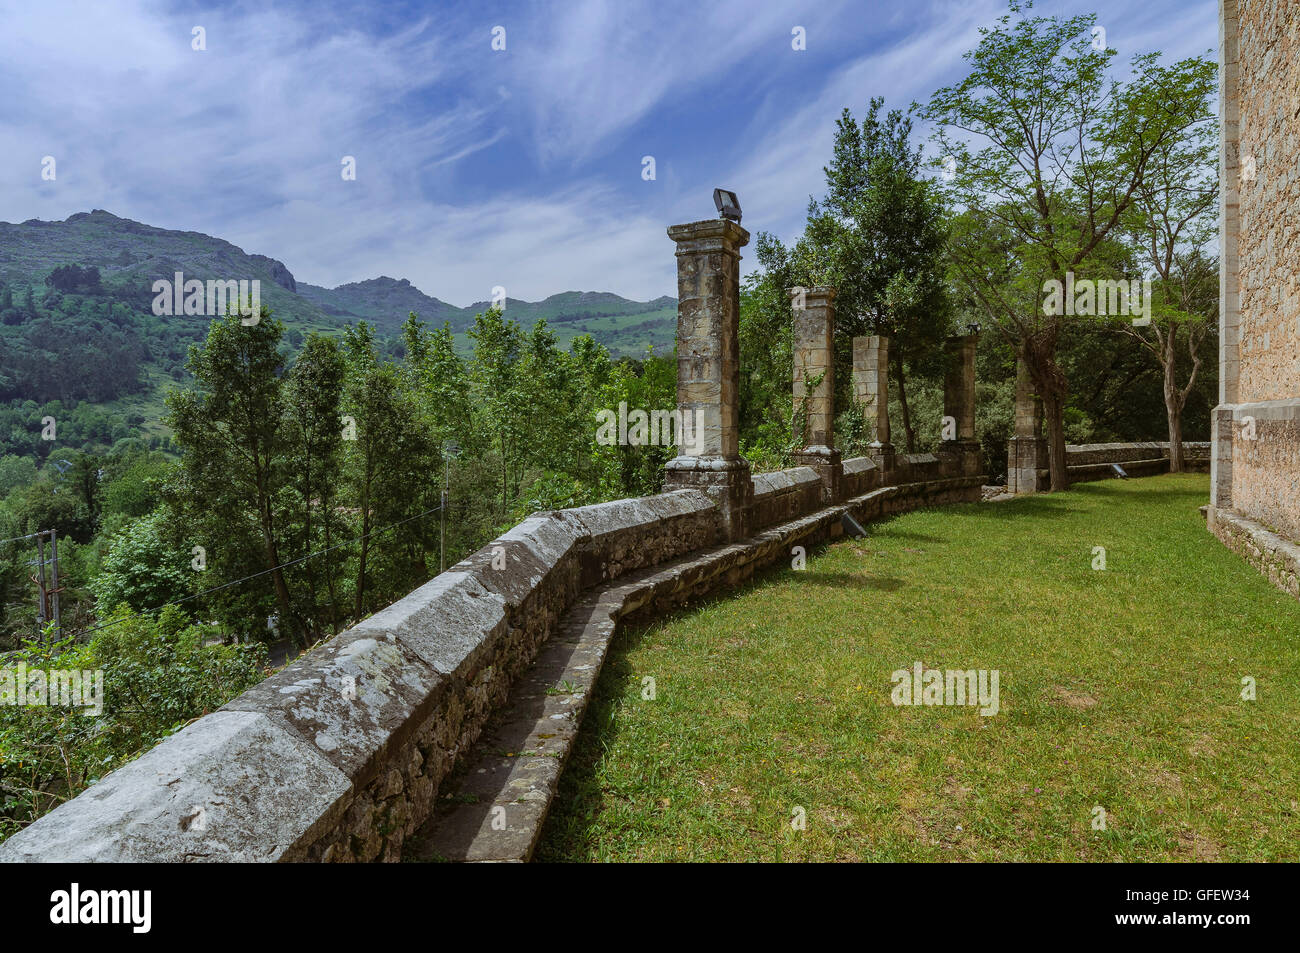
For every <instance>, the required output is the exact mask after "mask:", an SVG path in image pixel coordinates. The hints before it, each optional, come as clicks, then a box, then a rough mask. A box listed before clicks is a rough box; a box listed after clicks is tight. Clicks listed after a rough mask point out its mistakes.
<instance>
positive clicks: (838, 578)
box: [795, 572, 907, 592]
mask: <svg viewBox="0 0 1300 953" xmlns="http://www.w3.org/2000/svg"><path fill="white" fill-rule="evenodd" d="M795 578H796V579H798V581H799V582H800V583H801V584H803V585H812V586H830V587H832V588H836V589H874V590H875V591H876V592H897V591H898V590H899V589H902V588H903V587H904V586H906V585H907V583H905V582H904V581H903V580H901V579H896V578H894V577H893V576H868V575H865V574H863V573H852V572H818V573H798V574H797V575H796V577H795Z"/></svg>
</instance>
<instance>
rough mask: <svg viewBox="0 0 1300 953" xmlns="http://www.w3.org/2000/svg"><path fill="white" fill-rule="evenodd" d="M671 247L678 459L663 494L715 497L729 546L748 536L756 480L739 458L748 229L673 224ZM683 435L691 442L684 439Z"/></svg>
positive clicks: (717, 222)
mask: <svg viewBox="0 0 1300 953" xmlns="http://www.w3.org/2000/svg"><path fill="white" fill-rule="evenodd" d="M668 237H669V238H671V239H672V240H673V241H675V242H676V243H677V410H678V413H679V414H680V415H681V418H682V426H681V427H679V428H678V444H677V456H676V457H674V458H673V459H672V460H669V461H668V463H667V465H665V467H664V489H665V490H680V489H685V488H690V489H699V490H704V491H705V492H707V493H708V494H709V496H711V497H712V498H713V499H715V500H717V502H718V506H719V509H720V510H721V513H722V522H723V537H724V538H725V539H726V540H727V541H732V540H737V539H743V538H744V537H745V536H747V535H748V534H749V519H750V509H751V507H752V505H753V500H754V483H753V481H752V480H751V479H750V475H749V463H748V462H747V461H746V460H745V459H744V458H743V457H741V456H740V420H739V411H740V249H741V248H742V247H744V245H745V244H746V243H748V242H749V232H747V231H745V230H744V229H743V228H741V227H740V226H739V225H737V224H736V223H735V222H730V221H727V220H726V219H720V218H715V219H708V220H706V221H703V222H689V223H686V224H684V225H673V226H671V227H670V228H669V229H668ZM684 433H685V434H686V435H687V436H689V437H691V438H692V439H689V440H683V439H682V435H683V434H684Z"/></svg>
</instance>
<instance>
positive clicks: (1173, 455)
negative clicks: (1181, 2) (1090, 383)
mask: <svg viewBox="0 0 1300 953" xmlns="http://www.w3.org/2000/svg"><path fill="white" fill-rule="evenodd" d="M1213 68H1214V66H1213V64H1212V63H1210V62H1209V61H1208V60H1207V61H1205V71H1206V73H1207V74H1208V75H1211V76H1212V75H1213V74H1212V70H1213ZM1200 88H1201V89H1202V90H1203V92H1204V93H1205V98H1204V99H1203V100H1202V102H1201V116H1200V121H1199V122H1197V123H1196V124H1194V125H1191V126H1188V127H1187V128H1186V129H1185V130H1184V131H1183V135H1181V136H1179V137H1177V138H1171V139H1169V140H1167V141H1165V142H1163V143H1161V144H1160V146H1159V147H1158V148H1157V149H1156V150H1155V151H1154V153H1153V154H1152V156H1151V161H1150V163H1149V168H1148V170H1147V174H1146V176H1145V177H1144V178H1143V181H1142V183H1141V184H1140V185H1139V186H1138V189H1137V194H1136V199H1135V201H1134V202H1133V205H1132V206H1131V208H1130V214H1129V216H1128V217H1127V219H1126V224H1127V227H1128V229H1129V231H1130V233H1131V235H1132V238H1133V241H1134V244H1135V245H1136V246H1137V248H1140V249H1141V255H1142V257H1143V258H1144V259H1145V261H1146V263H1147V265H1148V266H1149V267H1150V268H1151V269H1153V270H1154V272H1155V276H1156V281H1155V288H1154V290H1155V292H1156V294H1155V296H1154V297H1155V299H1156V300H1155V303H1154V304H1153V306H1152V315H1151V323H1150V324H1149V325H1147V326H1141V325H1134V324H1132V323H1121V324H1120V326H1119V328H1120V330H1121V331H1123V332H1124V333H1126V334H1128V335H1130V336H1132V337H1133V338H1136V339H1137V340H1138V341H1139V342H1140V343H1141V344H1142V346H1143V348H1144V349H1145V350H1146V351H1147V352H1148V353H1149V354H1150V355H1151V356H1152V357H1154V358H1155V360H1156V362H1157V363H1158V364H1159V366H1160V369H1161V376H1162V379H1163V380H1162V383H1163V388H1162V390H1163V396H1164V405H1165V413H1166V419H1167V423H1168V429H1169V469H1170V470H1171V471H1172V472H1174V473H1179V472H1181V471H1182V470H1183V413H1184V411H1185V409H1186V407H1187V399H1188V397H1189V396H1191V394H1192V392H1193V390H1194V389H1195V387H1196V383H1197V375H1198V374H1199V372H1200V370H1201V364H1202V356H1201V350H1202V345H1204V344H1205V342H1206V341H1207V340H1212V339H1213V337H1214V335H1215V332H1216V331H1217V330H1218V315H1219V307H1218V306H1219V288H1218V284H1219V281H1218V279H1219V260H1218V255H1217V253H1216V252H1215V251H1214V247H1213V246H1214V244H1215V242H1216V240H1217V239H1218V211H1219V165H1218V144H1219V143H1218V140H1219V126H1218V121H1217V119H1216V117H1215V115H1214V111H1213V105H1214V104H1213V100H1212V94H1213V90H1214V87H1213V85H1209V84H1205V83H1202V84H1201V86H1200ZM1184 348H1185V349H1186V352H1187V359H1188V363H1189V364H1190V365H1191V366H1190V369H1189V370H1188V373H1187V377H1186V380H1185V381H1180V380H1179V377H1180V374H1179V364H1180V352H1181V351H1183V350H1184Z"/></svg>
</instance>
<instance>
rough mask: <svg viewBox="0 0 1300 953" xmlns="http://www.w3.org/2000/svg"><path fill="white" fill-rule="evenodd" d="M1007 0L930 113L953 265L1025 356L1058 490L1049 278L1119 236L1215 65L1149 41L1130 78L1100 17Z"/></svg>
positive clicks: (1195, 112) (1059, 449) (1060, 386)
mask: <svg viewBox="0 0 1300 953" xmlns="http://www.w3.org/2000/svg"><path fill="white" fill-rule="evenodd" d="M1009 6H1010V11H1011V12H1010V13H1009V14H1007V15H1005V16H1003V17H1001V18H1000V19H999V20H998V23H997V25H996V26H995V27H992V28H987V29H982V30H981V31H980V42H979V44H978V45H977V46H976V48H975V49H974V50H972V51H970V52H968V53H967V54H966V60H967V62H968V63H969V64H970V72H969V74H968V75H967V76H966V77H965V78H964V79H963V80H961V81H960V82H958V83H957V84H955V85H952V86H946V87H944V88H942V89H940V90H938V91H937V92H936V93H935V94H934V95H933V96H932V97H931V99H930V102H929V104H928V105H927V106H926V107H925V108H924V109H922V111H921V114H922V116H923V117H924V118H926V119H927V120H929V121H931V122H933V123H935V124H936V126H937V127H938V131H937V133H936V140H935V141H936V144H937V146H938V148H939V151H940V154H941V155H943V156H944V157H945V161H946V164H947V170H946V173H945V174H946V176H947V177H950V179H951V181H950V182H949V183H948V191H949V195H950V199H951V201H952V204H953V205H954V206H956V207H958V208H959V209H961V210H962V211H961V212H960V214H959V215H958V216H957V217H956V219H955V220H954V227H953V232H952V236H953V238H952V241H951V242H950V253H951V257H952V263H953V266H954V272H955V274H956V275H957V276H958V278H959V280H960V281H961V282H962V284H963V285H964V286H965V287H966V289H967V291H968V292H969V293H970V294H971V296H972V298H973V299H974V301H975V302H976V303H978V305H979V306H980V308H981V309H982V311H983V312H984V313H985V314H986V315H987V316H988V318H989V319H990V320H991V321H992V323H993V325H994V327H995V328H996V329H997V330H998V331H999V332H1000V333H1002V334H1003V335H1004V336H1005V337H1006V338H1007V339H1008V341H1009V342H1010V343H1012V344H1013V345H1014V346H1015V347H1016V348H1017V350H1018V351H1019V353H1020V354H1021V355H1022V356H1023V358H1024V360H1025V361H1026V364H1027V366H1028V370H1029V373H1030V376H1031V378H1032V380H1033V383H1034V386H1035V388H1036V390H1037V391H1038V393H1039V396H1040V397H1041V398H1042V400H1043V407H1044V412H1045V415H1046V418H1047V428H1048V439H1049V444H1050V458H1049V459H1050V468H1051V485H1052V489H1053V490H1061V489H1064V488H1065V487H1066V486H1067V485H1068V477H1067V471H1066V464H1065V428H1064V409H1065V400H1066V396H1067V394H1068V390H1069V386H1068V381H1067V380H1066V378H1065V375H1064V373H1063V372H1062V370H1061V368H1060V366H1059V364H1058V363H1057V360H1056V348H1057V342H1058V339H1059V337H1060V335H1061V331H1062V326H1063V323H1064V316H1062V315H1060V314H1045V313H1044V308H1043V307H1042V304H1043V300H1042V297H1041V293H1042V289H1043V288H1044V287H1045V284H1046V282H1048V281H1056V282H1060V285H1062V286H1063V285H1065V283H1066V280H1067V273H1068V274H1071V275H1072V274H1073V273H1075V272H1080V273H1085V272H1087V271H1088V270H1089V269H1090V268H1092V267H1093V266H1094V265H1095V264H1096V258H1097V257H1098V255H1100V254H1101V253H1102V248H1103V246H1104V244H1105V243H1106V242H1108V241H1112V242H1113V241H1115V240H1117V239H1118V238H1119V237H1120V233H1121V232H1122V229H1123V222H1124V220H1125V216H1126V215H1127V214H1128V213H1129V211H1130V210H1131V208H1132V206H1133V204H1134V202H1135V201H1136V199H1137V196H1138V193H1139V190H1140V188H1141V186H1142V183H1143V180H1144V177H1145V176H1146V174H1147V172H1148V170H1149V168H1150V166H1151V164H1152V162H1153V157H1154V156H1156V155H1157V154H1158V153H1159V151H1160V150H1161V149H1162V148H1165V147H1167V146H1168V145H1169V144H1170V143H1172V142H1176V141H1178V140H1179V139H1180V138H1181V137H1183V136H1184V135H1185V134H1186V131H1187V129H1188V128H1189V127H1190V126H1192V125H1194V124H1196V123H1198V122H1200V121H1201V119H1202V118H1203V103H1204V100H1205V97H1206V95H1207V88H1212V87H1213V83H1214V72H1213V69H1212V68H1208V69H1207V64H1206V62H1205V61H1204V60H1201V59H1195V58H1193V59H1187V60H1183V61H1180V62H1178V63H1175V64H1173V65H1172V66H1164V65H1162V64H1161V63H1160V60H1159V54H1156V53H1149V54H1141V55H1138V56H1135V57H1134V58H1133V59H1132V61H1131V74H1132V75H1131V78H1129V79H1125V80H1122V81H1121V80H1118V79H1112V78H1109V77H1108V75H1107V70H1108V67H1109V63H1110V60H1111V58H1112V57H1113V56H1114V55H1115V54H1114V51H1113V50H1110V49H1107V48H1105V43H1104V42H1100V43H1095V42H1094V39H1095V38H1094V34H1093V27H1094V25H1095V23H1096V17H1095V16H1092V15H1088V16H1074V17H1068V18H1062V17H1034V16H1029V15H1028V12H1027V11H1028V10H1029V9H1030V8H1031V7H1032V4H1030V3H1022V2H1019V0H1011V2H1010V4H1009ZM1013 15H1014V16H1013ZM1049 310H1050V309H1049Z"/></svg>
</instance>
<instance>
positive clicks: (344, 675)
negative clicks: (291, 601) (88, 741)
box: [0, 460, 983, 862]
mask: <svg viewBox="0 0 1300 953" xmlns="http://www.w3.org/2000/svg"><path fill="white" fill-rule="evenodd" d="M918 462H919V463H920V464H921V468H922V469H926V468H928V467H930V466H931V462H930V461H924V460H923V461H918ZM937 462H938V461H937V460H936V461H934V463H936V464H937ZM845 469H846V473H847V478H846V486H851V487H854V488H862V487H867V489H866V491H865V492H864V493H862V494H857V495H856V496H855V497H854V498H853V499H851V500H848V501H847V502H845V503H843V504H840V505H837V506H832V507H826V506H824V505H823V503H822V500H821V492H822V482H821V480H820V479H819V478H818V476H817V474H816V473H815V472H814V471H813V470H812V469H811V468H808V467H796V468H794V469H792V470H786V471H783V472H781V473H773V474H760V475H759V476H757V477H755V478H754V484H755V492H754V497H755V512H757V513H759V514H761V519H762V520H770V521H771V523H770V524H769V526H770V527H772V529H762V530H758V531H757V532H756V534H755V536H753V537H750V538H746V539H744V540H741V541H738V542H734V543H731V544H726V536H725V532H724V526H723V517H722V514H721V512H720V509H719V507H718V505H717V503H716V502H714V501H713V500H712V499H711V498H710V497H709V496H708V495H706V494H705V493H703V492H700V491H696V490H676V491H672V492H668V493H664V494H660V495H658V496H653V497H644V498H641V499H634V500H618V501H615V502H611V503H603V504H599V505H596V506H586V507H579V508H576V509H570V510H559V511H554V512H548V513H538V514H535V515H534V516H531V517H529V518H528V519H527V520H525V521H524V522H523V523H520V524H519V525H518V526H516V527H514V528H513V529H511V530H510V531H509V532H507V533H505V534H503V535H502V536H500V537H498V538H497V539H496V540H493V541H492V542H491V543H489V544H488V545H487V546H485V547H483V549H481V550H480V551H479V552H477V553H475V554H474V555H473V556H471V557H469V558H467V559H465V560H463V561H462V562H460V563H457V564H456V565H455V566H452V567H451V568H450V569H448V570H447V571H446V572H445V573H442V574H441V575H439V576H437V577H435V578H434V579H433V580H431V581H430V582H428V583H426V584H425V585H423V586H421V587H420V588H419V589H417V590H415V591H414V592H412V593H411V594H410V595H408V596H406V597H405V598H403V599H401V600H399V601H397V602H395V603H394V604H393V605H391V606H388V607H387V608H385V609H383V610H381V611H380V612H378V613H376V614H375V615H373V616H371V617H370V618H368V619H366V620H365V621H363V622H361V623H359V624H357V625H355V626H353V627H352V628H350V629H348V630H346V631H345V632H343V633H341V634H339V635H338V636H336V637H335V638H333V639H331V640H329V641H328V642H326V643H323V644H321V645H319V646H317V647H316V648H314V649H312V650H311V651H309V652H308V653H307V654H306V655H304V656H303V657H301V658H299V659H298V660H297V661H295V662H293V663H292V664H291V665H289V666H287V667H286V668H285V669H283V670H282V671H280V672H278V673H277V674H275V675H273V676H271V677H270V678H268V679H267V680H265V681H264V682H262V683H261V684H259V685H256V686H254V687H253V688H251V689H249V690H248V691H247V692H245V693H244V694H242V695H240V696H239V697H238V698H236V699H234V700H233V701H231V702H230V703H229V704H227V705H226V706H225V707H224V708H222V709H221V710H219V711H217V712H214V713H212V714H210V715H207V716H205V717H203V718H200V719H198V720H197V721H195V722H194V723H192V724H190V725H189V726H187V727H186V728H184V729H183V730H182V731H180V732H178V733H177V734H175V735H173V736H171V737H170V738H167V739H166V740H164V741H163V742H161V743H160V744H158V745H157V746H156V747H154V748H153V749H152V750H150V751H148V752H146V753H145V754H143V755H142V756H141V757H139V758H137V759H136V760H135V761H132V762H131V763H129V764H127V765H125V766H123V767H122V768H120V769H118V770H117V771H114V772H112V773H111V774H109V775H108V776H107V777H105V778H104V779H103V780H101V781H100V782H98V783H97V784H95V785H93V786H92V787H91V788H89V789H88V790H86V791H85V792H83V793H82V794H81V795H80V796H78V797H76V798H74V799H72V800H71V801H69V802H67V803H66V804H63V805H61V806H60V807H59V808H57V809H56V810H54V811H52V812H51V813H49V814H47V815H46V816H44V817H42V818H40V819H39V820H37V821H36V822H35V823H34V824H32V825H31V826H30V827H28V828H26V829H25V830H23V831H20V832H19V833H18V834H15V835H14V836H12V837H11V838H9V840H7V841H6V842H5V843H3V844H0V861H8V862H14V861H73V862H75V861H92V860H94V861H164V862H178V861H179V862H184V861H326V862H329V861H375V860H388V861H391V860H397V859H400V858H401V855H402V850H403V846H404V844H405V843H406V841H407V839H408V838H409V837H410V836H411V835H412V834H413V833H414V832H415V831H416V830H417V829H419V828H420V826H421V825H423V824H424V823H425V821H426V820H427V819H428V818H429V816H430V814H431V813H432V811H433V808H434V804H435V802H436V799H437V796H438V793H439V790H440V788H441V786H442V785H443V782H444V781H445V780H446V778H447V777H448V775H449V774H450V772H451V771H452V769H453V767H454V766H455V765H456V764H457V762H458V761H459V760H462V759H463V758H464V756H465V754H466V752H467V751H469V750H470V748H471V747H472V746H473V744H474V742H475V741H476V740H477V739H478V737H479V734H480V733H481V731H482V730H483V726H484V725H485V724H486V722H487V721H488V718H489V716H490V715H491V714H492V713H493V712H494V711H496V710H499V709H500V708H501V707H502V706H503V705H504V704H506V702H507V700H508V698H509V696H510V695H511V692H512V688H513V686H514V685H515V684H516V682H517V681H518V680H519V679H520V677H521V675H523V674H524V673H525V672H526V671H527V670H528V669H529V667H530V665H531V664H532V663H533V661H534V659H535V658H537V656H538V653H539V651H540V649H541V648H542V646H543V645H544V644H546V643H547V641H548V640H549V639H550V637H551V636H552V635H554V634H555V633H556V632H557V631H558V630H559V628H560V626H561V620H562V619H563V618H564V617H565V614H566V612H568V611H569V610H570V609H571V608H572V607H573V606H574V605H575V604H578V603H579V602H580V600H581V598H583V595H582V594H583V593H584V592H591V591H595V590H598V589H600V588H601V587H609V586H617V585H618V584H619V581H620V580H621V579H623V578H625V577H635V576H637V574H638V573H640V574H644V573H646V572H648V571H649V572H651V573H652V574H653V570H654V567H656V566H659V565H661V564H669V563H672V562H673V561H674V560H681V559H682V558H684V557H685V558H687V564H685V565H684V566H683V569H682V571H681V572H673V573H671V574H669V575H668V576H665V580H671V582H669V581H665V582H663V583H662V585H658V584H657V585H656V586H654V587H652V588H651V590H649V591H647V592H646V593H645V600H646V601H645V602H644V603H641V604H637V599H631V600H629V604H628V605H627V606H625V610H626V611H628V612H632V611H635V610H637V609H646V610H648V609H650V608H656V607H660V608H662V607H667V606H670V605H674V604H676V603H677V602H678V601H680V599H683V598H689V596H690V595H692V594H699V593H700V592H703V591H706V590H708V589H710V588H712V587H714V586H716V585H720V584H723V583H727V584H734V583H736V582H738V581H741V580H742V579H744V578H747V577H748V576H749V575H751V574H752V573H753V571H754V570H755V569H757V568H758V567H760V566H762V565H765V564H767V563H769V562H771V561H772V560H774V559H776V558H778V556H781V555H783V554H785V552H784V550H781V548H780V547H781V546H783V545H784V544H785V543H786V542H788V540H789V539H792V538H798V539H802V540H807V541H811V542H815V541H818V540H821V539H824V538H829V537H831V536H834V535H838V533H839V532H841V531H842V530H841V527H840V526H839V521H840V519H841V518H842V516H843V514H844V513H846V512H848V513H852V514H853V515H854V516H855V517H856V518H858V519H859V520H860V521H864V520H871V519H878V518H880V517H882V516H885V515H889V514H890V513H894V512H901V511H903V510H907V509H913V508H915V507H917V506H928V505H941V504H944V503H949V502H965V501H975V500H978V499H979V491H980V485H981V484H982V483H983V477H967V478H961V479H940V480H935V481H928V482H921V483H910V484H906V485H895V486H886V487H883V488H877V487H876V486H875V485H874V484H876V483H877V482H878V480H879V471H878V470H876V468H875V466H874V464H872V463H871V461H869V460H850V461H848V462H847V463H846V465H845ZM805 523H806V525H805ZM718 545H723V549H724V550H725V552H723V553H722V555H721V556H720V557H718V556H715V557H713V558H710V559H706V560H704V561H702V562H700V563H699V565H698V567H696V568H695V569H688V568H686V566H687V565H691V564H692V563H691V560H690V559H689V557H691V555H692V554H697V553H707V552H709V551H711V548H714V547H717V546H718ZM733 555H734V559H733V558H732V556H733ZM637 598H640V596H638V597H637Z"/></svg>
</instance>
